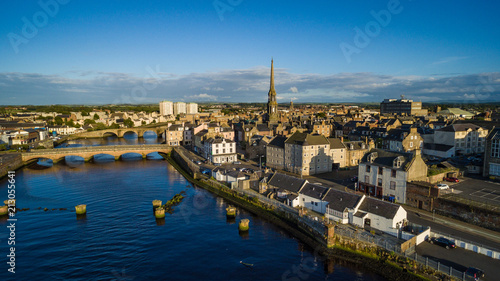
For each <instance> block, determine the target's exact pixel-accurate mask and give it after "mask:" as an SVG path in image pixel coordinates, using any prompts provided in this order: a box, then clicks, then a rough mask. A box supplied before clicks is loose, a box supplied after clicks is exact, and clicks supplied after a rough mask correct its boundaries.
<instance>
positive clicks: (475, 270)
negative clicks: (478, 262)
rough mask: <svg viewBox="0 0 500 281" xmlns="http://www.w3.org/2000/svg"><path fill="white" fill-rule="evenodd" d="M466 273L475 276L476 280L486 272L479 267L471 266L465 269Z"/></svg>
mask: <svg viewBox="0 0 500 281" xmlns="http://www.w3.org/2000/svg"><path fill="white" fill-rule="evenodd" d="M465 275H467V276H470V277H472V278H474V281H477V280H479V278H482V277H484V272H483V271H482V270H481V269H479V268H475V267H469V268H467V270H466V271H465Z"/></svg>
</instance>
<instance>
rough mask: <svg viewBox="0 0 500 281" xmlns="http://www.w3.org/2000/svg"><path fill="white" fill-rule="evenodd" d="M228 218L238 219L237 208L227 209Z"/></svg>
mask: <svg viewBox="0 0 500 281" xmlns="http://www.w3.org/2000/svg"><path fill="white" fill-rule="evenodd" d="M226 217H228V218H234V217H236V208H235V207H233V206H229V207H227V208H226Z"/></svg>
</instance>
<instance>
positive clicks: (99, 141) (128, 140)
mask: <svg viewBox="0 0 500 281" xmlns="http://www.w3.org/2000/svg"><path fill="white" fill-rule="evenodd" d="M164 141H165V140H164V139H162V138H161V137H160V138H158V136H157V135H156V133H154V132H152V131H146V132H145V133H144V137H142V138H138V137H137V134H136V133H126V134H125V135H124V136H123V138H118V137H116V136H108V137H104V138H90V139H77V140H70V141H65V142H63V143H61V144H60V145H59V146H57V147H56V148H64V147H82V146H101V145H136V144H161V143H162V142H164Z"/></svg>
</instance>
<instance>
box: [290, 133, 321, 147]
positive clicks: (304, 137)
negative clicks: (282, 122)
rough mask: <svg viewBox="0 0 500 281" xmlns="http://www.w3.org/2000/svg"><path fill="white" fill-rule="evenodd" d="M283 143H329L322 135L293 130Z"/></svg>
mask: <svg viewBox="0 0 500 281" xmlns="http://www.w3.org/2000/svg"><path fill="white" fill-rule="evenodd" d="M285 143H288V144H298V145H320V144H330V143H329V142H328V139H327V138H326V137H325V136H323V135H311V134H307V133H299V132H295V133H294V134H293V135H291V136H290V137H289V138H288V139H287V140H286V141H285Z"/></svg>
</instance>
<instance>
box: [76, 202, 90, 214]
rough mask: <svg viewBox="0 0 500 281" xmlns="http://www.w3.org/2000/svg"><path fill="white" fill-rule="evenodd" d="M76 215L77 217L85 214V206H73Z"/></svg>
mask: <svg viewBox="0 0 500 281" xmlns="http://www.w3.org/2000/svg"><path fill="white" fill-rule="evenodd" d="M75 210H76V214H77V215H84V214H86V213H87V205H85V204H81V205H78V206H75Z"/></svg>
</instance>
